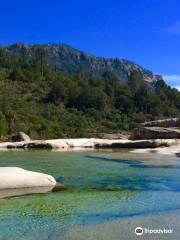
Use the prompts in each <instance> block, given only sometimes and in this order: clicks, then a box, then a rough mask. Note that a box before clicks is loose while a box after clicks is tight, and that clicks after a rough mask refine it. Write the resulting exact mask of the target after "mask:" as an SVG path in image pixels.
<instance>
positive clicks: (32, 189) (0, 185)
mask: <svg viewBox="0 0 180 240" xmlns="http://www.w3.org/2000/svg"><path fill="white" fill-rule="evenodd" d="M55 185H56V181H55V179H54V178H53V177H52V176H50V175H47V174H43V173H38V172H31V171H27V170H24V169H22V168H18V167H0V197H5V196H16V195H22V194H29V193H42V192H49V191H51V190H52V189H53V188H54V187H55Z"/></svg>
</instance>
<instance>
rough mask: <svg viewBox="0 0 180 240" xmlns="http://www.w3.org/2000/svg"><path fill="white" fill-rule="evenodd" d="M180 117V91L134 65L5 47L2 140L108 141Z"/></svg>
mask: <svg viewBox="0 0 180 240" xmlns="http://www.w3.org/2000/svg"><path fill="white" fill-rule="evenodd" d="M147 82H148V83H150V84H146V83H147ZM151 83H153V84H151ZM179 116H180V92H178V90H177V89H173V88H171V87H170V86H168V85H167V84H166V83H165V82H164V81H163V80H162V77H161V76H157V75H154V74H153V73H152V72H150V71H148V70H146V69H144V68H142V67H141V66H139V65H137V64H134V63H133V62H130V61H127V60H121V59H108V58H99V57H95V56H93V55H91V54H88V53H85V52H82V51H78V50H76V49H73V48H71V47H69V46H66V45H59V44H44V45H25V44H19V43H18V44H17V43H16V44H13V45H11V46H2V47H1V48H0V140H3V141H5V140H7V137H8V136H10V135H11V134H13V133H14V132H16V131H18V132H20V131H23V132H25V133H27V134H28V135H30V136H31V137H32V139H33V138H34V139H44V138H69V137H73V138H74V137H95V136H96V137H102V136H104V134H109V133H110V134H112V133H113V134H117V133H120V132H121V131H129V130H132V129H133V128H135V127H137V126H138V125H139V124H140V123H142V122H145V121H153V120H156V119H163V118H171V117H179Z"/></svg>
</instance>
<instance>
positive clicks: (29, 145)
mask: <svg viewBox="0 0 180 240" xmlns="http://www.w3.org/2000/svg"><path fill="white" fill-rule="evenodd" d="M174 144H177V140H176V139H145V140H128V139H98V138H79V139H78V138H77V139H52V140H44V141H43V140H42V141H39V140H34V141H30V142H4V143H0V149H48V150H51V149H52V150H58V151H59V150H78V149H87V148H88V149H96V148H156V147H160V146H170V145H174Z"/></svg>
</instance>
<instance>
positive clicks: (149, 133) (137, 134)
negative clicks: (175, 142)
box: [131, 127, 180, 139]
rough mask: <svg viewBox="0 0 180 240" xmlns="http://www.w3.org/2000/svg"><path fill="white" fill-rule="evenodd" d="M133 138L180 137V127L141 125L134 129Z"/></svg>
mask: <svg viewBox="0 0 180 240" xmlns="http://www.w3.org/2000/svg"><path fill="white" fill-rule="evenodd" d="M131 138H132V139H171V138H174V139H176V138H180V129H177V128H163V127H140V128H138V129H136V130H134V132H133V134H132V135H131Z"/></svg>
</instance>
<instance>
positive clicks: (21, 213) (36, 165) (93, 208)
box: [0, 151, 180, 240]
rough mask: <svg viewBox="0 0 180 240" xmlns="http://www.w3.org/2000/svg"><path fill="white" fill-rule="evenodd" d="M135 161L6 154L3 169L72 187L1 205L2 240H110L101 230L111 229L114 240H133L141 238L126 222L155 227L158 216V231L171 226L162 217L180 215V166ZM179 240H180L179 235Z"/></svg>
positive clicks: (101, 155) (99, 155)
mask: <svg viewBox="0 0 180 240" xmlns="http://www.w3.org/2000/svg"><path fill="white" fill-rule="evenodd" d="M132 156H133V155H131V156H129V155H128V154H127V153H126V154H123V153H117V152H116V153H107V152H69V153H68V152H63V153H61V152H48V151H47V152H46V151H37V152H36V151H35V152H33V151H29V152H0V166H19V167H22V168H25V169H27V170H33V171H39V172H44V173H48V174H50V175H53V176H54V177H55V178H56V180H58V181H59V182H62V183H63V184H64V185H65V186H66V189H65V190H64V191H55V192H52V193H47V194H35V195H28V196H19V197H14V198H8V199H1V200H0V239H3V240H6V239H8V240H11V239H13V240H14V239H18V240H20V239H40V240H41V239H50V240H52V239H56V240H57V239H63V240H64V239H93V240H94V239H106V238H105V235H104V234H103V233H102V236H103V237H102V238H100V235H99V234H100V232H99V230H98V229H101V228H102V229H104V227H103V226H106V229H107V231H108V234H106V235H107V236H109V234H110V233H111V234H112V236H111V239H113V240H116V239H118V238H116V237H115V236H116V235H117V237H118V234H117V232H118V233H120V234H121V236H124V237H122V239H128V240H129V239H135V238H133V237H134V236H133V231H130V230H128V229H127V228H126V227H125V226H126V224H125V222H126V221H130V222H131V223H135V222H139V221H141V220H142V219H144V220H145V219H146V220H147V222H148V224H150V223H154V220H152V219H154V216H158V217H157V223H156V224H157V226H159V224H161V225H163V224H165V222H164V220H163V219H164V218H162V217H161V216H162V215H163V214H165V215H166V217H165V219H166V222H167V219H168V218H169V216H170V215H171V214H172V213H173V214H174V213H176V212H179V209H180V161H179V160H178V159H161V158H159V159H156V160H154V159H152V158H150V159H148V160H147V159H146V158H145V160H142V157H141V160H138V158H137V156H136V157H134V158H132ZM131 158H132V159H133V160H131ZM176 217H177V216H176ZM172 219H173V218H172ZM172 219H171V223H172ZM117 222H118V226H119V227H118V228H117ZM142 222H143V220H142ZM175 223H176V224H177V219H176V222H175ZM97 226H99V228H97ZM115 226H116V228H117V229H116V228H115ZM121 226H122V228H121ZM133 227H134V225H133ZM131 230H132V229H131ZM84 231H85V232H84ZM88 231H89V235H88ZM103 231H105V230H103ZM83 236H84V238H83ZM107 239H108V238H107ZM159 239H160V238H159ZM173 239H179V238H177V234H176V235H174V238H173Z"/></svg>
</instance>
